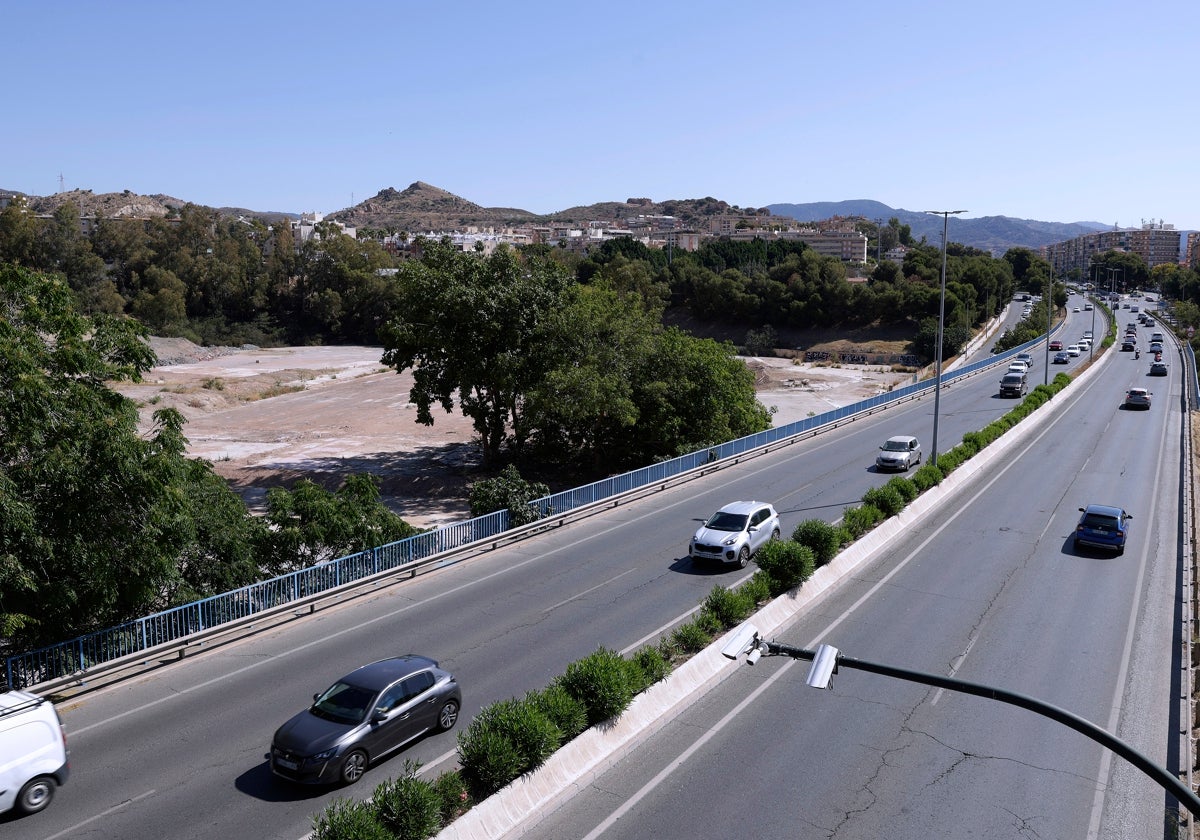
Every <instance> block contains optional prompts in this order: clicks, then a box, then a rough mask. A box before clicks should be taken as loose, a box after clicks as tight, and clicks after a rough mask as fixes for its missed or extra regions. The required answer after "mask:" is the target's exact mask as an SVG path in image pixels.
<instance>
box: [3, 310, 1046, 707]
mask: <svg viewBox="0 0 1200 840" xmlns="http://www.w3.org/2000/svg"><path fill="white" fill-rule="evenodd" d="M1059 326H1061V325H1059ZM1059 326H1056V327H1055V332H1056V331H1057V330H1058V328H1059ZM1043 340H1045V337H1044V336H1043V337H1042V338H1039V339H1036V340H1034V341H1031V342H1028V343H1027V344H1023V345H1021V346H1020V347H1014V348H1012V349H1011V350H1008V351H1006V352H1004V353H1000V354H997V355H995V356H993V357H991V358H987V359H983V360H981V361H978V362H975V363H973V364H970V365H967V366H965V367H963V368H960V369H958V370H955V371H954V372H953V373H944V374H943V375H942V382H943V384H945V383H949V382H953V381H954V380H956V379H962V378H964V377H967V376H970V375H972V374H974V373H976V372H977V371H980V370H982V369H984V368H987V367H990V366H992V365H995V364H997V363H998V362H1000V361H1003V360H1004V359H1007V358H1010V357H1011V356H1014V355H1016V354H1017V353H1019V352H1021V351H1023V350H1027V349H1029V348H1031V347H1033V346H1034V345H1035V344H1037V343H1038V341H1043ZM933 387H934V381H933V380H932V379H929V380H923V381H921V382H914V383H911V384H909V385H905V386H903V387H901V388H896V389H894V390H892V391H889V392H887V393H883V394H878V395H876V396H874V397H870V398H868V399H865V400H862V401H860V402H856V403H853V404H852V405H847V406H842V407H841V408H835V409H833V410H831V411H827V412H825V413H824V414H819V415H815V416H813V417H807V418H805V419H803V420H797V421H795V422H792V423H788V424H787V425H784V426H780V427H778V428H772V429H767V430H766V431H763V432H758V433H756V434H753V435H747V436H746V437H742V438H738V439H737V440H731V441H728V442H726V443H722V444H719V445H717V446H712V447H709V448H706V449H701V450H698V451H696V452H692V453H689V454H687V455H683V456H681V457H678V458H673V459H671V460H669V461H662V462H660V463H657V464H652V465H650V466H647V467H642V468H640V469H637V470H632V471H631V472H627V473H622V474H620V475H615V476H611V477H609V478H605V479H601V480H600V481H596V482H593V483H591V484H586V485H584V486H582V487H576V488H573V489H571V490H564V491H562V492H561V493H554V494H551V495H549V496H544V497H542V498H540V499H537V500H535V501H532V502H530V505H531V506H533V507H536V508H537V509H538V511H539V513H540V514H541V515H542V516H549V515H552V514H561V513H566V512H568V511H571V510H574V509H576V508H579V507H583V506H585V505H589V504H592V503H594V502H598V501H601V500H603V499H607V498H611V497H613V496H617V495H620V494H622V493H626V492H629V491H631V490H636V489H638V488H641V487H646V486H648V485H651V484H654V483H656V482H659V481H663V480H666V479H669V478H672V477H674V476H677V475H680V474H682V473H685V472H688V471H689V470H693V469H696V468H697V467H700V466H703V465H704V464H707V463H712V462H714V461H721V460H724V459H725V458H730V457H733V456H735V455H741V454H744V453H746V452H750V451H752V450H755V449H758V448H760V447H763V446H767V445H769V444H773V443H777V442H779V441H781V440H786V439H787V438H790V437H794V436H796V435H802V434H805V433H807V432H811V431H812V430H814V429H817V428H819V427H821V426H825V425H828V424H830V423H837V422H839V421H841V420H845V419H846V418H849V417H852V416H854V415H856V414H862V413H864V412H868V411H873V410H875V409H877V408H879V407H881V406H883V405H886V404H888V403H893V402H898V401H900V400H904V399H907V398H911V397H914V396H915V395H917V394H919V393H921V392H924V391H930V390H932V389H933ZM508 528H509V516H508V511H507V510H503V511H497V512H495V513H489V514H486V515H484V516H477V517H475V518H474V519H468V520H466V521H463V522H457V523H453V524H451V525H446V526H444V527H441V528H437V529H435V530H432V531H425V532H423V533H420V534H416V535H415V536H411V537H408V538H406V539H403V540H400V541H398V542H394V543H389V544H388V545H383V546H379V547H378V548H373V549H369V550H367V551H361V552H359V553H357V554H351V555H349V556H348V557H342V558H339V559H337V560H331V561H328V562H325V563H320V564H317V565H315V566H308V567H306V568H303V569H298V570H297V571H294V572H290V573H288V574H286V575H281V576H279V577H275V578H271V579H269V580H264V581H260V582H258V583H253V584H250V585H249V586H244V587H242V588H241V589H235V590H233V591H232V592H225V593H222V594H220V595H213V596H211V597H209V598H205V599H203V600H200V601H193V602H192V603H190V604H183V605H181V606H178V607H172V608H171V609H167V610H163V611H162V612H157V613H154V614H152V615H148V616H145V617H143V618H139V619H135V620H133V621H128V622H126V623H124V624H120V625H118V626H116V627H110V628H107V629H104V630H98V631H96V632H94V633H89V634H87V635H84V636H79V637H77V638H75V639H71V640H70V641H66V642H60V643H58V644H54V645H50V646H48V647H44V648H40V649H38V650H32V651H28V652H26V653H21V654H17V655H15V656H9V657H7V658H6V660H5V678H6V680H7V682H8V684H9V685H10V686H12V687H13V688H21V687H25V686H30V685H36V684H38V683H41V682H45V681H47V680H51V679H56V678H59V677H64V676H68V675H70V674H74V673H78V672H80V671H84V670H86V669H88V668H90V667H93V666H96V665H99V664H102V663H105V662H110V661H112V660H114V659H118V658H120V657H123V656H127V655H129V654H134V653H139V652H143V651H147V650H150V649H151V648H154V647H155V646H158V645H163V644H169V643H171V642H178V641H180V640H182V639H186V638H187V637H188V636H190V635H193V634H195V633H200V632H203V631H206V630H211V629H212V628H214V627H218V626H220V625H222V624H227V623H229V622H233V621H238V620H240V619H245V618H249V617H251V616H253V615H255V614H257V613H260V612H262V611H264V610H268V609H272V608H274V607H279V606H283V605H285V604H288V603H291V602H294V601H298V600H300V599H302V598H306V597H309V596H311V595H316V594H319V593H321V592H327V591H329V590H331V589H334V588H336V587H338V586H342V585H343V584H347V583H352V582H354V581H356V580H361V579H363V578H366V577H370V576H371V575H375V574H378V573H380V572H386V571H392V570H395V569H402V568H403V567H405V566H407V565H410V564H413V563H416V562H418V561H421V560H425V559H427V558H430V557H433V556H435V555H437V554H440V553H442V552H446V551H450V550H452V549H456V548H461V547H463V546H466V545H469V544H471V543H473V542H478V541H481V540H486V539H488V538H490V537H494V536H496V535H497V534H500V533H503V532H504V531H506V530H508Z"/></svg>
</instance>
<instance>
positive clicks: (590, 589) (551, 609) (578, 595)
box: [542, 569, 633, 614]
mask: <svg viewBox="0 0 1200 840" xmlns="http://www.w3.org/2000/svg"><path fill="white" fill-rule="evenodd" d="M632 571H633V569H626V570H625V571H623V572H621V573H620V574H618V575H613V576H612V577H610V578H609V579H608V580H606V581H603V582H602V583H597V584H596V585H595V586H589V587H588V588H587V589H585V590H583V591H582V592H576V593H575V594H574V595H572V596H571V597H570V598H566V599H564V600H562V601H559V602H558V603H557V604H554V605H553V606H550V607H546V609H544V610H542V613H543V614H545V613H548V612H554V611H555V610H556V609H558V608H559V607H561V606H562V605H563V604H569V603H571V602H572V601H577V600H579V599H580V598H582V597H583V596H584V595H587V594H588V593H590V592H595V591H596V590H597V589H603V588H604V587H606V586H608V585H609V584H610V583H612V582H613V581H614V580H617V579H618V578H623V577H625V575H627V574H629V573H630V572H632Z"/></svg>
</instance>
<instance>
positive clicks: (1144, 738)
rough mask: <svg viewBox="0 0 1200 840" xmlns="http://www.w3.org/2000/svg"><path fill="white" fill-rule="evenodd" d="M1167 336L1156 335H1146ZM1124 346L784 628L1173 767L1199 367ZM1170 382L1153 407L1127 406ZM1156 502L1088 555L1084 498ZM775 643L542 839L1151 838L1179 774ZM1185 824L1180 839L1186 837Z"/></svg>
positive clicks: (798, 640)
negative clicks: (1182, 499) (1192, 402)
mask: <svg viewBox="0 0 1200 840" xmlns="http://www.w3.org/2000/svg"><path fill="white" fill-rule="evenodd" d="M1145 337H1146V336H1145V335H1143V338H1145ZM1147 368H1148V365H1147V363H1146V361H1145V360H1141V361H1134V360H1133V359H1132V358H1131V354H1120V353H1109V354H1108V356H1107V358H1106V360H1105V362H1104V367H1103V369H1102V370H1101V371H1100V373H1099V375H1098V376H1097V377H1095V378H1093V379H1092V381H1091V382H1090V383H1089V384H1088V385H1087V386H1085V387H1083V388H1080V389H1079V390H1078V391H1076V390H1075V389H1071V391H1069V392H1068V393H1067V394H1065V395H1064V396H1063V397H1060V398H1059V399H1058V400H1056V401H1055V404H1054V406H1053V410H1054V411H1055V415H1056V416H1055V418H1054V420H1053V423H1052V425H1050V426H1049V427H1048V428H1047V429H1046V430H1045V431H1044V432H1042V433H1040V434H1038V436H1037V437H1036V438H1035V439H1033V440H1032V441H1030V442H1028V443H1027V444H1026V445H1025V446H1023V447H1022V449H1021V451H1020V452H1018V453H1015V454H1014V455H1013V456H1012V457H1011V458H1010V459H1007V460H1006V463H1004V464H1001V465H1000V466H999V468H998V469H997V470H994V471H988V472H987V473H986V474H984V475H981V476H979V477H978V479H977V480H976V481H974V482H973V483H972V485H971V487H970V488H969V489H968V490H966V491H965V492H964V493H962V494H961V496H962V498H963V499H964V502H963V504H962V505H961V506H958V507H956V509H955V510H953V511H947V514H946V515H945V516H941V517H933V518H931V519H930V520H928V521H926V522H925V523H923V524H922V525H921V526H920V527H917V528H914V529H913V531H912V533H911V534H909V535H908V536H907V537H906V538H905V539H904V540H902V541H900V542H898V543H897V544H895V545H894V546H892V547H891V550H890V551H889V552H888V556H887V557H885V558H883V559H882V560H880V561H879V562H878V563H877V564H876V565H874V566H873V567H872V568H871V569H869V570H868V571H866V572H865V573H864V574H862V575H860V576H859V577H858V578H857V579H855V580H854V581H852V582H850V583H848V584H846V585H844V586H843V587H841V588H840V589H839V590H837V591H836V592H835V593H834V594H833V596H832V597H830V598H829V599H828V600H826V601H825V602H824V603H823V604H822V608H821V609H820V610H819V611H814V612H812V613H810V614H807V615H805V616H804V617H803V618H802V619H801V620H800V621H798V622H797V623H796V624H795V625H794V626H793V627H791V628H789V630H788V632H787V633H786V634H784V636H783V637H781V641H784V642H786V643H789V644H792V645H795V646H799V647H808V648H812V647H815V645H816V644H818V643H826V644H832V645H835V646H837V647H838V648H839V649H841V650H842V651H843V652H844V653H845V654H846V655H848V656H853V657H856V658H859V659H866V660H869V661H873V662H881V663H886V664H890V665H895V666H899V667H904V668H909V669H914V670H919V671H925V672H933V673H938V674H947V675H954V676H956V677H957V678H959V679H964V680H968V681H971V682H977V683H983V684H987V685H993V686H997V687H1002V688H1004V689H1007V690H1010V691H1017V692H1022V693H1025V694H1029V695H1031V696H1035V697H1038V698H1039V699H1041V700H1044V701H1046V702H1049V703H1052V704H1055V705H1057V706H1060V707H1062V708H1065V709H1068V710H1070V711H1072V712H1074V713H1076V714H1078V715H1081V716H1083V717H1085V718H1087V719H1088V720H1090V721H1092V722H1094V723H1096V724H1098V725H1100V726H1102V727H1103V728H1105V729H1107V730H1108V731H1110V732H1114V733H1116V734H1117V736H1118V737H1120V738H1121V739H1122V740H1124V741H1126V742H1127V743H1129V744H1132V745H1133V746H1134V747H1135V748H1137V749H1138V750H1140V751H1141V752H1143V753H1144V754H1145V755H1147V756H1149V757H1150V758H1151V759H1152V760H1153V761H1154V762H1155V763H1156V764H1158V765H1159V766H1163V767H1168V768H1173V767H1175V766H1177V762H1178V761H1179V757H1178V755H1177V754H1176V750H1177V736H1176V735H1175V733H1176V732H1177V731H1178V725H1179V721H1178V715H1177V711H1178V710H1177V707H1176V705H1175V704H1174V702H1173V698H1175V697H1177V696H1178V692H1179V685H1178V683H1177V682H1175V681H1174V679H1175V677H1176V675H1177V674H1178V673H1179V670H1178V669H1179V667H1180V663H1179V661H1178V657H1177V651H1178V649H1179V648H1178V641H1179V639H1178V632H1177V631H1178V627H1179V623H1178V621H1179V617H1178V614H1177V605H1178V600H1177V598H1176V593H1177V587H1178V580H1177V569H1178V563H1177V559H1178V554H1179V511H1178V507H1177V494H1178V481H1179V464H1180V450H1179V443H1180V408H1179V397H1180V382H1179V379H1178V378H1177V372H1176V371H1174V370H1173V371H1172V374H1171V376H1170V377H1168V378H1167V379H1162V378H1156V379H1150V378H1148V377H1147V376H1146V373H1147ZM1148 382H1149V383H1153V384H1152V385H1151V387H1152V390H1154V392H1155V399H1156V403H1155V405H1154V406H1153V407H1152V409H1151V410H1150V411H1148V412H1134V411H1125V410H1120V409H1118V406H1119V405H1120V402H1121V397H1122V395H1123V392H1124V390H1125V389H1126V388H1128V387H1131V386H1133V385H1146V384H1148ZM1092 501H1100V502H1107V503H1113V504H1120V505H1123V506H1125V507H1127V508H1129V509H1130V510H1132V511H1134V512H1135V517H1136V519H1135V520H1134V525H1135V530H1134V531H1133V536H1132V538H1131V542H1130V544H1129V546H1128V549H1127V551H1126V553H1125V554H1124V556H1122V557H1116V558H1113V557H1110V556H1106V555H1103V554H1099V553H1081V552H1077V551H1075V549H1074V547H1073V545H1072V541H1071V533H1072V531H1073V528H1074V524H1075V521H1076V520H1077V518H1078V512H1077V510H1076V508H1077V507H1079V506H1080V505H1082V504H1086V503H1088V502H1092ZM806 671H807V663H802V662H793V661H792V660H788V659H786V658H770V659H766V658H764V659H763V660H761V661H760V662H759V664H758V665H757V666H755V667H754V668H749V667H746V666H744V665H742V666H740V670H739V672H738V674H737V676H736V677H735V678H733V679H727V680H725V681H724V682H723V683H722V685H721V686H720V687H719V688H718V689H716V690H714V691H713V692H712V693H711V694H710V695H708V696H706V697H705V698H704V699H703V700H702V701H701V702H700V703H699V704H697V705H696V706H695V707H693V708H692V709H690V710H689V712H688V714H687V715H686V716H683V717H681V718H679V719H677V720H676V721H674V722H673V723H672V724H671V725H670V726H668V727H667V728H666V729H665V730H664V731H663V732H662V733H660V734H659V735H657V736H656V737H655V738H653V739H652V740H651V741H650V742H649V743H647V744H646V745H644V746H643V747H642V748H641V749H639V750H638V751H637V752H636V753H635V754H634V755H632V756H630V757H629V758H628V759H626V760H625V761H622V762H620V763H619V764H618V765H617V766H615V767H614V768H613V769H612V770H611V771H610V772H608V773H606V774H605V775H603V776H602V777H601V778H599V779H597V780H596V781H595V783H594V784H593V785H591V786H589V787H588V788H587V789H586V790H585V791H583V792H582V793H581V794H579V795H578V796H576V797H575V798H574V799H573V800H571V801H570V802H569V803H568V804H567V805H566V806H564V807H563V808H561V809H560V810H559V811H558V812H556V813H554V814H553V815H551V816H550V817H549V818H547V819H546V820H545V822H543V823H542V824H541V825H540V826H538V827H537V829H536V830H535V831H533V832H531V834H529V835H528V836H531V837H547V838H550V837H581V838H589V840H590V838H599V837H603V838H605V840H618V839H619V838H634V837H639V838H640V837H666V836H673V837H687V836H701V837H734V836H738V837H756V838H775V837H778V838H837V837H888V838H901V840H903V838H913V839H914V840H916V838H922V840H923V839H924V838H929V837H965V836H970V837H979V838H1026V837H1040V838H1047V837H1056V838H1058V837H1089V838H1090V837H1103V838H1130V837H1154V836H1161V835H1163V833H1164V828H1163V826H1164V824H1165V823H1164V819H1165V814H1164V812H1165V811H1166V809H1167V808H1168V802H1167V798H1166V796H1165V794H1164V792H1163V790H1162V788H1161V787H1159V786H1158V785H1156V784H1155V783H1153V782H1151V781H1149V780H1148V779H1147V778H1146V777H1145V776H1144V775H1143V774H1141V773H1140V772H1139V771H1136V770H1134V769H1133V768H1132V767H1131V766H1130V765H1128V764H1127V763H1125V762H1124V761H1122V760H1120V759H1115V758H1114V757H1113V756H1112V755H1111V754H1110V753H1108V752H1107V751H1105V750H1103V749H1102V748H1101V747H1100V746H1099V745H1097V744H1095V743H1094V742H1092V741H1090V740H1088V739H1086V738H1084V737H1083V736H1082V735H1080V734H1078V733H1076V732H1074V731H1072V730H1070V729H1068V728H1066V727H1064V726H1062V725H1061V724H1058V723H1055V722H1053V721H1050V720H1047V719H1045V718H1041V717H1038V716H1036V715H1034V714H1033V713H1031V712H1029V711H1026V710H1022V709H1019V708H1016V707H1012V706H1007V705H1004V704H1001V703H997V702H992V701H988V700H985V699H981V698H977V697H972V696H967V695H956V694H953V693H950V692H945V691H940V690H933V689H929V688H927V687H924V686H921V685H918V684H914V683H904V682H900V681H897V680H895V679H889V678H885V677H880V676H875V675H871V674H866V673H863V672H858V671H851V670H846V669H843V670H842V672H841V673H839V674H838V675H837V676H836V677H835V678H834V685H833V688H832V690H830V691H827V692H820V691H816V690H814V689H811V688H808V687H806V686H805V684H804V677H805V674H806ZM1169 836H1173V835H1169Z"/></svg>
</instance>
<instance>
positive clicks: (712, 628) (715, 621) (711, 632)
mask: <svg viewBox="0 0 1200 840" xmlns="http://www.w3.org/2000/svg"><path fill="white" fill-rule="evenodd" d="M693 620H694V621H695V622H696V626H697V627H699V628H700V629H701V630H703V631H704V632H705V633H707V634H708V638H710V639H711V638H712V637H713V636H715V635H717V634H718V633H720V632H721V631H722V630H724V629H725V625H724V624H722V623H721V619H719V618H717V617H716V615H714V614H713V613H712V612H711V611H710V610H706V609H704V607H703V606H701V608H700V612H698V613H696V617H695V619H693Z"/></svg>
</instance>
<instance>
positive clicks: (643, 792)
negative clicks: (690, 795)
mask: <svg viewBox="0 0 1200 840" xmlns="http://www.w3.org/2000/svg"><path fill="white" fill-rule="evenodd" d="M797 661H799V660H796V659H791V660H788V661H787V662H786V663H784V665H783V667H782V668H780V669H779V670H778V671H776V672H775V673H774V674H772V675H771V676H770V677H768V678H767V679H766V680H765V681H764V682H763V684H762V685H760V686H759V687H758V688H756V689H755V690H754V691H752V692H750V694H749V695H747V696H746V699H745V700H743V701H742V702H740V703H738V704H737V705H736V706H734V707H733V708H732V709H731V710H730V711H729V712H728V713H726V715H725V717H723V718H721V720H720V721H719V722H718V723H717V725H716V726H714V727H713V728H712V729H710V730H708V731H707V732H705V733H704V735H703V736H702V737H701V738H700V739H699V740H697V741H696V742H695V743H693V744H692V745H691V746H690V747H688V748H687V749H686V750H684V751H683V753H682V754H681V755H680V756H679V757H678V758H676V759H675V760H674V761H672V762H671V763H670V764H668V765H667V766H666V767H664V768H663V769H662V770H660V771H659V773H658V775H656V776H655V777H654V778H653V779H651V780H650V781H648V782H646V784H644V785H642V787H641V789H640V790H639V791H638V792H637V793H635V794H634V795H633V796H631V797H630V798H629V799H627V800H626V801H625V803H624V804H623V805H621V807H620V808H618V809H617V810H615V811H613V812H612V813H611V814H609V815H608V817H607V819H605V820H604V822H602V823H600V825H598V826H596V827H595V828H594V829H592V830H591V831H589V832H588V833H587V835H586V836H584V837H583V840H596V838H597V837H599V836H600V835H602V834H603V833H604V832H605V831H607V830H608V829H609V828H610V827H611V826H612V824H613V823H615V822H616V821H617V820H619V819H620V818H621V817H623V816H624V815H625V814H626V813H628V811H629V810H630V809H631V808H633V806H635V805H637V803H639V802H641V801H642V799H644V798H645V797H646V796H647V795H649V794H650V792H651V791H653V790H654V789H655V788H656V787H658V786H659V785H660V784H661V783H662V782H663V781H664V780H665V779H666V778H667V777H668V776H670V775H671V774H672V773H674V772H675V770H676V769H677V768H678V767H679V766H680V765H682V764H683V763H684V762H685V761H687V760H688V759H689V758H690V757H691V756H692V754H693V753H695V752H696V751H697V750H699V749H700V748H701V747H703V746H704V745H705V744H707V743H708V742H709V741H710V740H711V739H712V738H713V737H714V736H716V734H717V733H718V732H720V731H721V730H722V729H724V728H725V725H726V724H728V723H729V721H731V720H733V718H734V717H736V716H737V715H739V714H740V713H741V712H742V710H743V709H745V708H746V707H747V706H749V705H750V704H751V703H753V702H754V701H755V700H757V699H758V697H759V695H761V694H762V693H763V692H764V691H766V690H767V689H768V688H770V687H771V686H772V685H774V684H775V681H776V680H778V679H779V678H780V677H782V676H783V675H784V674H786V673H787V672H788V670H789V669H790V668H791V667H792V666H793V665H795V664H796V662H797Z"/></svg>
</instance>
